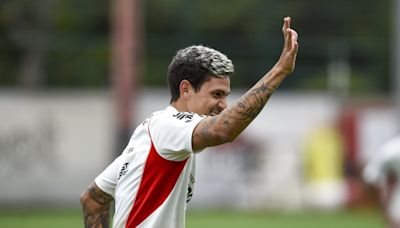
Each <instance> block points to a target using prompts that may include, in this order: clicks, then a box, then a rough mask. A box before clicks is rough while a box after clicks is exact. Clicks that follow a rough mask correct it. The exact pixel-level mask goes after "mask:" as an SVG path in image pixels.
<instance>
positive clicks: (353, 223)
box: [0, 209, 384, 228]
mask: <svg viewBox="0 0 400 228" xmlns="http://www.w3.org/2000/svg"><path fill="white" fill-rule="evenodd" d="M0 227H4V228H6V227H7V228H8V227H12V228H39V227H40V228H53V227H57V228H73V227H83V220H82V216H81V213H80V211H79V210H69V211H64V210H52V211H43V210H39V211H6V210H4V209H3V210H1V211H0ZM224 227H229V228H243V227H249V228H302V227H304V228H320V227H324V228H331V227H332V228H337V227H341V228H380V227H384V224H383V222H382V219H381V218H380V215H379V214H378V212H377V211H372V210H363V211H360V210H352V211H340V212H334V213H316V212H295V213H277V212H256V213H250V212H246V213H244V212H232V211H218V212H216V211H213V212H190V213H188V215H187V222H186V228H224Z"/></svg>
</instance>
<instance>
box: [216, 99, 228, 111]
mask: <svg viewBox="0 0 400 228" xmlns="http://www.w3.org/2000/svg"><path fill="white" fill-rule="evenodd" d="M227 106H228V104H227V102H226V98H224V99H221V100H220V101H219V102H218V108H219V109H221V110H224V109H226V107H227Z"/></svg>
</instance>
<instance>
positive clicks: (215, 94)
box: [214, 93, 222, 98]
mask: <svg viewBox="0 0 400 228" xmlns="http://www.w3.org/2000/svg"><path fill="white" fill-rule="evenodd" d="M214 97H217V98H219V97H222V93H214Z"/></svg>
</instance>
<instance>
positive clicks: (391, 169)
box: [363, 135, 400, 228]
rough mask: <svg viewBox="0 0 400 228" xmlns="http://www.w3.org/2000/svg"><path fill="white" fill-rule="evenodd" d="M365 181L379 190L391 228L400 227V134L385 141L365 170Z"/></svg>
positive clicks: (384, 212)
mask: <svg viewBox="0 0 400 228" xmlns="http://www.w3.org/2000/svg"><path fill="white" fill-rule="evenodd" d="M363 179H364V181H365V182H366V183H367V184H369V185H370V186H372V187H373V189H375V190H377V191H378V194H379V200H380V206H381V209H382V210H383V215H384V218H385V221H386V222H387V224H388V227H390V228H400V135H397V136H396V137H394V138H391V139H390V140H389V141H387V142H386V143H384V144H383V145H382V146H381V147H380V148H379V149H378V151H377V152H376V153H375V154H374V155H373V156H372V157H371V158H370V159H369V161H368V162H367V164H366V166H365V168H364V170H363Z"/></svg>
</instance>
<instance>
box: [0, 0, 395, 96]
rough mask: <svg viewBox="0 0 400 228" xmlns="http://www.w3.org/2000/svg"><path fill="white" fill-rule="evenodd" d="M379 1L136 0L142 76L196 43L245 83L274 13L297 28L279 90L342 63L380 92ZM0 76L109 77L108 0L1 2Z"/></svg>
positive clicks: (384, 54) (323, 82)
mask: <svg viewBox="0 0 400 228" xmlns="http://www.w3.org/2000/svg"><path fill="white" fill-rule="evenodd" d="M391 3H392V1H390V0H382V1H373V0H353V1H347V0H336V1H331V0H309V1H295V0H269V1H262V0H246V1H243V0H146V1H143V7H144V8H143V12H144V13H143V15H144V19H143V21H144V25H143V28H144V30H145V31H144V36H145V42H144V43H143V45H144V50H145V57H144V61H143V62H144V63H145V65H144V74H145V75H144V77H143V83H144V84H145V85H150V86H165V84H166V83H165V74H166V68H167V66H168V63H169V61H170V59H171V57H172V56H173V55H174V53H175V52H176V50H177V49H180V48H183V47H185V46H188V45H191V44H204V45H208V46H211V47H214V48H216V49H218V50H221V51H222V52H224V53H226V54H227V55H228V56H229V57H231V58H232V60H233V61H234V63H235V67H236V74H235V75H234V77H235V78H234V80H232V82H233V86H241V87H243V86H244V87H249V86H251V85H252V84H253V83H254V82H255V81H256V80H257V79H258V78H259V77H260V76H261V75H262V74H264V73H265V71H266V70H267V69H269V68H270V67H271V66H272V64H274V63H275V61H276V60H277V58H278V56H279V54H280V51H281V45H282V37H281V31H280V28H281V25H282V18H283V17H285V16H288V15H289V16H291V17H292V18H293V27H294V28H295V29H296V30H298V32H299V33H300V52H299V57H298V62H297V68H296V71H295V73H294V74H295V75H298V76H295V77H290V78H288V80H286V81H285V83H284V84H283V85H282V86H283V89H307V90H326V89H327V88H328V82H329V80H327V79H328V76H327V75H328V73H327V72H328V68H329V67H328V66H329V65H331V64H332V62H335V61H341V62H343V61H345V62H348V65H349V66H350V69H349V74H350V83H349V86H350V88H349V89H350V91H351V92H352V93H383V94H385V93H389V89H390V86H389V85H390V82H389V81H390V80H389V79H390V75H389V62H390V61H389V57H390V56H389V50H390V46H389V39H390V29H389V28H390V23H391V22H390V18H391V15H390V7H391ZM0 7H1V8H0V60H1V61H0V83H1V84H2V85H9V86H18V85H23V86H28V87H35V86H40V85H43V86H46V87H53V86H57V87H76V86H84V87H99V86H100V87H101V86H107V85H109V82H108V74H109V54H110V53H109V44H110V42H109V30H110V29H109V13H110V12H109V1H78V0H68V1H66V0H36V1H30V0H3V1H1V3H0Z"/></svg>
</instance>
